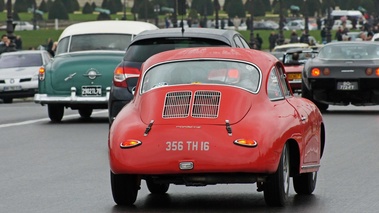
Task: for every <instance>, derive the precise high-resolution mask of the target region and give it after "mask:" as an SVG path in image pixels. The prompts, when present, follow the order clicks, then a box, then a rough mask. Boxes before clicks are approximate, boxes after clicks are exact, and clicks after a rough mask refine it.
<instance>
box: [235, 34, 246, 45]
mask: <svg viewBox="0 0 379 213" xmlns="http://www.w3.org/2000/svg"><path fill="white" fill-rule="evenodd" d="M233 40H234V43H235V44H236V46H237V47H239V48H244V46H243V44H242V42H241V39H240V38H238V36H237V35H235V36H234V37H233Z"/></svg>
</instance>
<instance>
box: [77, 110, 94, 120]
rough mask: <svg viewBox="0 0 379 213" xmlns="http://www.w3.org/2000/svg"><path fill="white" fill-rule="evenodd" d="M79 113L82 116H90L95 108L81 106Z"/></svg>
mask: <svg viewBox="0 0 379 213" xmlns="http://www.w3.org/2000/svg"><path fill="white" fill-rule="evenodd" d="M78 111H79V115H80V117H82V118H90V117H91V115H92V112H93V109H91V108H79V109H78Z"/></svg>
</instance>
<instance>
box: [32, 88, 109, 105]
mask: <svg viewBox="0 0 379 213" xmlns="http://www.w3.org/2000/svg"><path fill="white" fill-rule="evenodd" d="M110 92H111V88H110V87H107V88H106V94H105V96H101V97H80V96H76V88H75V87H71V90H70V96H50V95H47V94H39V93H37V94H35V95H34V102H35V103H37V104H50V103H75V104H79V103H83V104H91V103H94V104H96V103H103V104H107V103H108V100H109V96H110Z"/></svg>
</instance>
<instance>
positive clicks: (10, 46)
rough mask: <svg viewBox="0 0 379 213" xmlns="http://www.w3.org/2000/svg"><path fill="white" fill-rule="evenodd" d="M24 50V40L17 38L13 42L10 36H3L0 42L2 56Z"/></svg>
mask: <svg viewBox="0 0 379 213" xmlns="http://www.w3.org/2000/svg"><path fill="white" fill-rule="evenodd" d="M21 49H22V40H21V37H20V36H16V37H15V38H14V39H13V40H12V39H11V38H9V37H8V35H6V34H3V35H2V36H1V41H0V54H2V53H4V52H13V51H17V50H21Z"/></svg>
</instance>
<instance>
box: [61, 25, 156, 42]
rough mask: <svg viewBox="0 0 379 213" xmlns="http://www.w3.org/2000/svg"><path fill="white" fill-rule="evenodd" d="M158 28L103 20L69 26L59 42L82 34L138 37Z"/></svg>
mask: <svg viewBox="0 0 379 213" xmlns="http://www.w3.org/2000/svg"><path fill="white" fill-rule="evenodd" d="M155 29H158V27H157V26H155V25H154V24H151V23H147V22H142V21H121V20H116V21H115V20H103V21H89V22H81V23H76V24H72V25H70V26H68V27H67V28H66V29H65V30H64V31H63V32H62V34H61V35H60V37H59V40H61V39H62V38H64V37H67V36H71V35H82V34H106V33H112V34H114V33H117V34H132V35H137V34H139V33H141V32H143V31H145V30H155Z"/></svg>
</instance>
